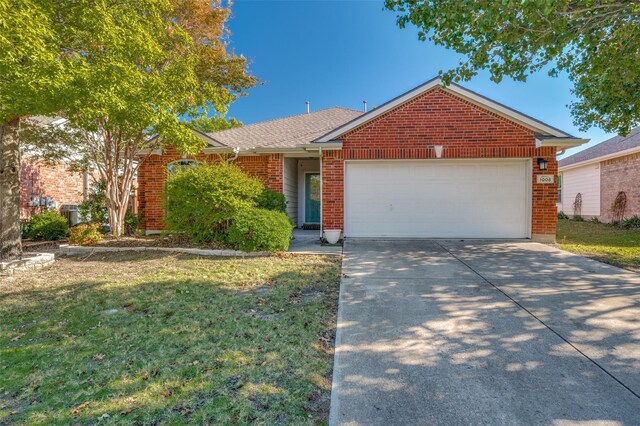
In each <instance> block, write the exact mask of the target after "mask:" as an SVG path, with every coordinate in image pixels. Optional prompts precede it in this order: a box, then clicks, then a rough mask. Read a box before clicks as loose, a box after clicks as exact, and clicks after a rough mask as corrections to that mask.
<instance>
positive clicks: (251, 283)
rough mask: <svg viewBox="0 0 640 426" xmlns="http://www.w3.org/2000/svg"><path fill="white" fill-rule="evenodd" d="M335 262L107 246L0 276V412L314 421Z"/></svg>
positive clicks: (12, 418) (322, 387) (325, 361)
mask: <svg viewBox="0 0 640 426" xmlns="http://www.w3.org/2000/svg"><path fill="white" fill-rule="evenodd" d="M339 277H340V263H339V260H338V259H337V258H333V257H322V256H315V257H312V256H306V257H301V256H300V257H296V256H281V257H276V256H274V257H263V258H246V259H235V258H225V259H211V258H199V257H194V256H183V255H169V254H158V253H145V252H142V253H137V254H132V253H130V252H126V253H110V254H106V253H105V254H94V255H92V256H90V257H88V258H87V257H86V256H80V257H76V258H73V257H71V258H61V259H58V260H57V261H56V263H55V265H54V266H53V267H52V268H50V269H47V270H43V271H32V272H28V273H22V274H19V275H16V276H15V277H11V278H2V279H0V318H2V320H1V321H0V424H6V423H18V424H94V423H97V422H98V421H99V422H100V424H122V423H134V424H135V423H138V424H184V423H198V424H223V423H224V424H254V423H258V424H274V423H286V424H317V423H324V422H326V418H327V415H328V404H329V396H330V387H331V382H330V380H331V370H332V361H333V338H334V331H335V315H336V308H337V295H338V289H339Z"/></svg>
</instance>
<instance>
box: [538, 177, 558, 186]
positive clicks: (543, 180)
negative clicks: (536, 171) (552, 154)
mask: <svg viewBox="0 0 640 426" xmlns="http://www.w3.org/2000/svg"><path fill="white" fill-rule="evenodd" d="M536 178H537V182H538V183H542V184H547V183H554V182H555V181H556V179H555V176H554V175H536Z"/></svg>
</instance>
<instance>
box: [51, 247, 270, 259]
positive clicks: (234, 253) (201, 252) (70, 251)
mask: <svg viewBox="0 0 640 426" xmlns="http://www.w3.org/2000/svg"><path fill="white" fill-rule="evenodd" d="M122 251H163V252H171V253H184V254H194V255H197V256H216V257H258V256H270V255H271V254H272V253H269V252H266V251H258V252H249V253H247V252H244V251H239V250H214V249H197V248H180V247H144V246H141V247H104V246H76V245H69V244H61V245H60V254H66V255H68V256H73V255H76V254H83V253H115V252H122Z"/></svg>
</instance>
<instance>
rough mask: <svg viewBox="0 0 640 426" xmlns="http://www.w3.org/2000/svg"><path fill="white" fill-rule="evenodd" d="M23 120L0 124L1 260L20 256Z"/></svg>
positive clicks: (17, 119) (16, 119)
mask: <svg viewBox="0 0 640 426" xmlns="http://www.w3.org/2000/svg"><path fill="white" fill-rule="evenodd" d="M19 128H20V119H19V118H15V119H12V120H9V121H8V122H6V123H3V124H2V125H1V126H0V261H3V262H5V261H8V260H14V259H18V258H20V256H21V255H22V241H20V143H19V139H18V131H19Z"/></svg>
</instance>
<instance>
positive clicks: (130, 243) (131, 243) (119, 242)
mask: <svg viewBox="0 0 640 426" xmlns="http://www.w3.org/2000/svg"><path fill="white" fill-rule="evenodd" d="M97 245H98V246H103V247H167V248H174V247H179V248H201V249H218V250H225V249H233V247H231V246H229V245H225V244H221V243H216V242H212V243H209V244H196V243H194V242H193V241H192V240H191V238H190V237H187V236H184V235H169V236H162V235H147V236H138V237H120V238H110V237H109V238H105V239H104V240H102V241H101V242H99V243H98V244H97Z"/></svg>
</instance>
